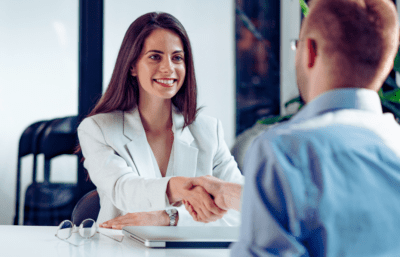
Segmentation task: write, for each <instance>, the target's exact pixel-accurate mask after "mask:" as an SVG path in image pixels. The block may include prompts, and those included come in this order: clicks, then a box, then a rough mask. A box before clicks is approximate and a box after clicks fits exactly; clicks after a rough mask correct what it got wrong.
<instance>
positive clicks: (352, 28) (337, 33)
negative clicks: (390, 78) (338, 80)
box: [303, 0, 399, 77]
mask: <svg viewBox="0 0 400 257" xmlns="http://www.w3.org/2000/svg"><path fill="white" fill-rule="evenodd" d="M385 1H386V2H388V1H387V0H312V1H309V5H310V13H309V15H308V16H307V21H306V22H307V26H306V28H305V31H304V33H303V35H304V36H308V35H309V34H310V33H312V32H317V33H318V34H319V35H321V37H322V39H323V42H324V44H323V46H322V48H323V49H322V50H323V51H324V54H326V55H327V56H328V57H330V56H333V55H338V54H339V56H340V57H341V58H342V59H343V58H344V60H347V63H343V68H345V67H344V66H345V65H351V66H352V67H351V68H353V69H351V70H353V71H354V69H357V72H358V74H359V75H362V76H363V75H365V76H367V77H370V76H373V75H375V73H376V72H377V71H378V70H379V68H380V67H381V65H382V64H383V63H385V61H387V59H388V57H391V56H393V57H394V52H395V51H394V49H393V48H394V47H395V45H396V46H398V41H399V39H398V38H396V39H395V38H394V37H393V36H394V32H395V31H394V29H397V30H398V27H397V26H398V25H397V18H396V17H393V16H394V15H393V13H394V12H393V10H395V7H394V4H393V3H389V5H388V4H387V3H386V4H384V2H385ZM390 5H392V6H390ZM391 8H392V9H393V8H394V9H393V10H391ZM311 10H312V11H311ZM394 40H395V41H397V42H393V41H394ZM396 51H397V49H396ZM348 68H350V67H346V68H345V69H347V70H348ZM371 72H372V73H374V74H371ZM360 73H361V74H360ZM364 73H365V74H364Z"/></svg>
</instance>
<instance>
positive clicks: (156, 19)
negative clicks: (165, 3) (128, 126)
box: [88, 12, 197, 127]
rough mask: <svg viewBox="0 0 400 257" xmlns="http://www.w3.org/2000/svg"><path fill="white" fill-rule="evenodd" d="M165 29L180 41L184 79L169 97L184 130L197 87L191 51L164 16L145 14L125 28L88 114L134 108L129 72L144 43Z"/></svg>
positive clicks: (192, 115)
mask: <svg viewBox="0 0 400 257" xmlns="http://www.w3.org/2000/svg"><path fill="white" fill-rule="evenodd" d="M160 28H161V29H168V30H171V31H173V32H174V33H176V34H177V35H178V36H179V37H180V39H181V40H182V44H183V48H184V54H185V59H184V60H185V66H186V76H185V80H184V82H183V85H182V87H181V89H180V90H179V91H178V93H177V94H176V95H175V96H174V97H172V99H171V100H172V103H173V104H174V105H175V106H176V107H177V108H178V110H179V111H180V112H181V113H182V115H183V116H184V120H185V123H184V127H186V126H188V125H190V124H191V123H192V122H193V121H194V120H195V118H196V113H197V109H196V107H197V85H196V78H195V73H194V65H193V55H192V48H191V46H190V41H189V37H188V35H187V33H186V30H185V28H184V27H183V25H182V24H181V23H180V22H179V21H178V20H177V19H176V18H175V17H174V16H172V15H171V14H168V13H156V12H151V13H146V14H144V15H142V16H140V17H139V18H137V19H136V20H135V21H134V22H132V24H131V25H130V26H129V28H128V30H127V31H126V34H125V37H124V39H123V41H122V45H121V48H120V50H119V53H118V57H117V61H116V63H115V67H114V71H113V73H112V76H111V80H110V83H109V85H108V88H107V90H106V92H105V93H104V95H103V96H102V97H101V98H100V100H99V102H98V103H97V104H96V106H95V107H94V108H93V110H92V111H91V112H90V113H89V115H88V117H89V116H92V115H95V114H98V113H108V112H112V111H116V110H120V111H127V110H131V109H133V108H135V107H136V106H137V104H138V102H139V101H138V100H139V85H138V81H137V78H136V77H133V76H132V75H131V73H130V69H131V67H132V65H134V64H136V61H137V60H138V59H139V56H140V54H141V52H142V48H143V45H144V41H145V40H146V38H147V37H148V36H149V35H150V33H151V32H153V31H154V30H156V29H160Z"/></svg>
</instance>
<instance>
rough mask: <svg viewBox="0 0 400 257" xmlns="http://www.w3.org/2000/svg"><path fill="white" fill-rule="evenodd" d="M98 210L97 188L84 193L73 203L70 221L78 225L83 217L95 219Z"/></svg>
mask: <svg viewBox="0 0 400 257" xmlns="http://www.w3.org/2000/svg"><path fill="white" fill-rule="evenodd" d="M99 211H100V198H99V194H98V193H97V190H96V189H95V190H92V191H90V192H89V193H87V194H85V195H84V196H83V197H82V198H81V199H80V200H79V202H78V203H77V204H76V205H75V208H74V210H73V212H72V217H71V220H72V223H74V224H76V225H77V226H79V225H80V224H81V222H82V221H84V220H85V219H88V218H91V219H93V220H97V216H98V215H99Z"/></svg>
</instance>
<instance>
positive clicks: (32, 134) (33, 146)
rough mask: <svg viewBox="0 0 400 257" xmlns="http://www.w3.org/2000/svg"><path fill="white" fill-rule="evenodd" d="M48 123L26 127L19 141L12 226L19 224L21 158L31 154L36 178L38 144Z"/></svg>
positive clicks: (33, 173) (33, 174) (40, 122)
mask: <svg viewBox="0 0 400 257" xmlns="http://www.w3.org/2000/svg"><path fill="white" fill-rule="evenodd" d="M47 124H48V121H46V120H45V121H38V122H35V123H33V124H31V125H30V126H29V127H27V128H26V129H25V130H24V132H23V133H22V135H21V137H20V139H19V145H18V160H17V184H16V197H15V199H16V200H15V217H14V225H18V224H19V206H20V195H21V160H22V158H23V157H25V156H27V155H29V154H33V170H32V176H33V178H36V166H37V155H38V154H39V150H38V142H39V141H40V140H41V136H42V134H43V131H44V130H45V128H46V126H47Z"/></svg>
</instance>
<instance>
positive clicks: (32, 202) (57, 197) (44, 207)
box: [14, 116, 79, 226]
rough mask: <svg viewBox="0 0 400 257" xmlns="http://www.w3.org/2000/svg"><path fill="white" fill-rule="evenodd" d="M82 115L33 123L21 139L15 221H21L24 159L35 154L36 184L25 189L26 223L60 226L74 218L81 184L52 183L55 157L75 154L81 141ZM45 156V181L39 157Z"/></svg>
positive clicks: (34, 175)
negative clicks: (40, 178) (40, 177)
mask: <svg viewBox="0 0 400 257" xmlns="http://www.w3.org/2000/svg"><path fill="white" fill-rule="evenodd" d="M78 123H79V121H78V117H77V116H70V117H64V118H58V119H53V120H48V121H40V122H36V123H34V124H32V125H30V126H29V127H28V128H27V129H25V131H24V132H23V133H22V135H21V138H20V142H19V152H18V165H17V186H16V206H15V214H16V215H15V218H14V224H15V225H17V224H19V223H20V222H19V209H20V195H21V193H20V191H21V186H20V184H21V182H20V180H21V159H22V158H23V157H24V156H26V155H28V154H33V170H32V183H31V184H30V185H29V186H28V188H27V190H26V192H25V204H24V215H23V216H24V218H23V224H24V225H42V226H58V225H59V224H60V223H61V222H62V221H63V220H65V219H70V218H71V214H72V211H73V209H74V207H75V204H76V203H77V201H78V199H77V185H76V184H70V183H69V184H68V183H52V182H50V177H51V173H52V172H54V170H52V169H51V160H52V159H53V158H55V157H57V156H60V155H63V154H69V155H74V154H75V153H74V151H75V149H76V146H77V144H78V138H77V132H76V129H77V126H78ZM39 154H43V155H44V181H43V182H40V183H39V182H38V181H37V178H36V174H37V168H36V166H37V156H38V155H39Z"/></svg>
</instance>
